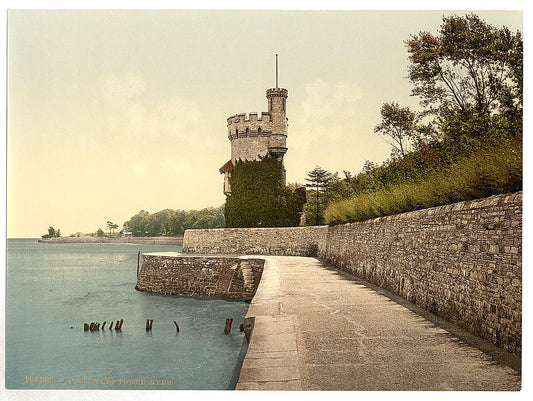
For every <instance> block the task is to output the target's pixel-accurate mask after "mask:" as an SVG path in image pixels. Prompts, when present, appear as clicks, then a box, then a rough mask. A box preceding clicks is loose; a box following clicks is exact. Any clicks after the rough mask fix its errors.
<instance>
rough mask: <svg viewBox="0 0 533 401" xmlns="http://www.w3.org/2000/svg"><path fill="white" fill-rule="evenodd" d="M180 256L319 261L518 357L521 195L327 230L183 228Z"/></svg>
mask: <svg viewBox="0 0 533 401" xmlns="http://www.w3.org/2000/svg"><path fill="white" fill-rule="evenodd" d="M183 252H195V253H216V254H224V253H226V254H227V253H232V254H270V255H294V256H317V257H319V258H320V259H322V260H323V261H326V262H329V263H331V264H333V265H334V266H336V267H337V268H339V269H342V270H345V271H348V272H350V273H352V274H354V275H356V276H358V277H360V278H362V279H364V280H366V281H369V282H371V283H374V284H377V285H379V286H381V287H383V288H386V289H388V290H390V291H393V292H394V293H396V294H398V295H400V296H402V297H404V298H406V299H408V300H409V301H411V302H413V303H415V304H417V305H418V306H421V307H423V308H425V309H426V310H429V311H430V312H432V313H434V314H436V315H437V316H440V317H442V318H444V319H446V320H448V321H450V322H452V323H455V324H457V325H458V326H460V327H462V328H464V329H466V330H468V331H470V332H471V333H473V334H475V335H477V336H479V337H481V338H483V339H485V340H487V341H489V342H491V343H493V344H495V345H497V346H499V347H501V348H503V349H505V350H507V351H508V352H511V353H514V354H516V355H520V354H521V335H522V325H521V321H522V192H517V193H513V194H505V195H497V196H492V197H490V198H485V199H479V200H473V201H468V202H461V203H456V204H452V205H446V206H440V207H434V208H430V209H425V210H419V211H414V212H409V213H403V214H399V215H394V216H387V217H381V218H377V219H371V220H367V221H364V222H357V223H350V224H343V225H338V226H331V227H328V226H320V227H294V228H258V229H251V228H243V229H215V230H188V231H186V232H185V236H184V247H183Z"/></svg>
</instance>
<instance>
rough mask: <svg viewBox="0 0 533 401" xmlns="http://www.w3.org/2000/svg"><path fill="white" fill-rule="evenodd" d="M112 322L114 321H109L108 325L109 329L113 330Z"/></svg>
mask: <svg viewBox="0 0 533 401" xmlns="http://www.w3.org/2000/svg"><path fill="white" fill-rule="evenodd" d="M113 323H115V322H113V321H111V324H110V325H109V330H113Z"/></svg>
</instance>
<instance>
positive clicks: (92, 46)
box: [7, 10, 522, 237]
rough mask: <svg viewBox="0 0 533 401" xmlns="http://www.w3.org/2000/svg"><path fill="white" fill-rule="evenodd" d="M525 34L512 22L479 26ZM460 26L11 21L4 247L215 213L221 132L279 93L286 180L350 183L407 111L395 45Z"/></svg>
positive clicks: (147, 15) (300, 20)
mask: <svg viewBox="0 0 533 401" xmlns="http://www.w3.org/2000/svg"><path fill="white" fill-rule="evenodd" d="M476 13H477V14H479V15H480V16H481V17H482V18H483V19H484V20H485V21H487V22H489V23H491V24H493V25H496V26H502V25H505V26H508V27H509V28H510V29H511V30H513V31H516V30H518V29H520V30H521V28H522V14H521V13H520V12H518V11H479V12H476ZM450 14H458V15H464V14H465V12H461V11H453V12H451V11H235V10H227V11H171V10H169V11H125V10H117V11H80V10H72V11H23V10H19V11H17V10H15V11H10V12H9V15H8V63H7V68H8V71H7V72H8V80H7V84H8V97H7V106H8V115H7V117H8V131H7V132H8V142H7V236H8V237H38V236H40V235H42V234H44V233H46V231H47V228H48V226H50V225H51V226H54V227H56V228H60V229H61V231H62V233H63V235H68V234H71V233H74V232H77V231H82V232H94V231H96V230H97V229H98V228H99V227H100V228H103V229H104V228H105V224H106V221H108V220H111V221H114V222H116V223H117V224H119V226H122V223H123V222H124V221H126V220H128V219H129V217H131V216H132V215H134V214H135V213H137V212H138V211H139V210H141V209H144V210H148V211H149V212H151V213H154V212H157V211H159V210H162V209H166V208H171V209H186V210H188V209H200V208H204V207H209V206H219V205H221V204H223V203H224V196H223V194H222V182H223V179H222V176H221V175H220V174H219V173H218V168H219V167H220V166H222V165H223V164H224V163H225V162H226V161H227V160H228V159H229V152H230V143H229V140H228V138H227V131H226V118H227V117H229V116H230V115H233V114H236V113H241V112H254V111H256V112H261V111H266V110H267V105H266V98H265V90H266V89H268V88H270V87H272V86H274V54H275V53H279V57H280V86H282V87H284V88H287V89H288V90H289V98H288V104H287V113H288V118H289V136H288V147H289V150H288V153H287V155H286V159H285V160H286V169H287V177H288V181H290V182H295V181H298V182H304V179H305V176H306V172H307V171H310V170H312V169H313V168H314V167H315V166H316V165H320V166H322V167H323V168H326V169H328V170H330V171H332V172H334V171H338V172H339V173H341V174H342V171H343V170H349V171H351V172H353V173H356V172H358V171H360V169H361V168H362V166H363V164H364V162H365V160H373V161H376V162H381V161H383V160H384V159H385V158H387V157H388V155H389V153H390V149H389V145H388V144H387V143H385V142H384V140H383V138H382V137H380V136H378V135H376V134H374V133H373V128H374V126H375V125H376V124H378V123H379V120H380V115H379V109H380V107H381V105H382V104H383V103H385V102H390V101H393V100H395V101H398V102H399V103H400V104H401V105H409V106H411V107H415V108H416V106H417V100H416V99H415V98H412V97H410V96H409V95H410V89H411V85H410V83H409V82H408V80H407V79H406V78H405V77H406V75H407V66H408V61H407V52H406V49H405V47H404V44H403V41H404V40H406V39H408V38H409V36H410V34H415V33H418V32H419V31H421V30H428V31H431V32H436V30H437V29H438V27H439V25H440V24H441V21H442V16H443V15H450Z"/></svg>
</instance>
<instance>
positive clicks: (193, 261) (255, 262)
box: [135, 254, 264, 301]
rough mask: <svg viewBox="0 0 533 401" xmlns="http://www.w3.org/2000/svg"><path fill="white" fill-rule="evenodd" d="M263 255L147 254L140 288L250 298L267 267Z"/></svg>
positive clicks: (239, 298) (138, 287) (139, 282)
mask: <svg viewBox="0 0 533 401" xmlns="http://www.w3.org/2000/svg"><path fill="white" fill-rule="evenodd" d="M263 264H264V260H263V259H252V258H238V257H234V258H232V257H223V256H221V257H213V256H209V257H205V256H164V255H157V254H151V255H150V254H147V255H143V264H142V268H141V271H140V273H139V277H138V278H137V285H136V286H135V289H136V290H138V291H148V292H155V293H158V294H168V295H184V296H205V297H216V298H230V299H236V300H241V301H249V300H251V299H252V298H253V296H254V294H255V291H256V289H257V286H258V284H259V281H260V279H261V274H262V271H263Z"/></svg>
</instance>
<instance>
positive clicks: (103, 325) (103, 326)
mask: <svg viewBox="0 0 533 401" xmlns="http://www.w3.org/2000/svg"><path fill="white" fill-rule="evenodd" d="M106 323H107V321H104V323H102V330H103V329H105V324H106Z"/></svg>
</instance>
